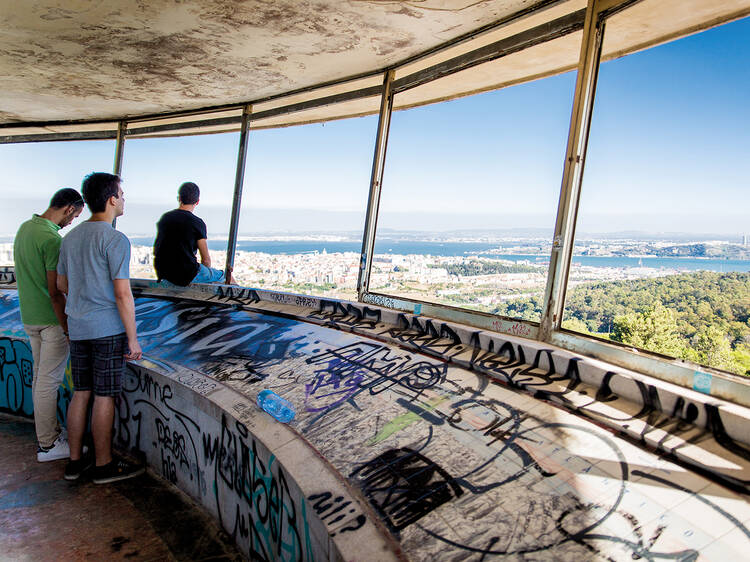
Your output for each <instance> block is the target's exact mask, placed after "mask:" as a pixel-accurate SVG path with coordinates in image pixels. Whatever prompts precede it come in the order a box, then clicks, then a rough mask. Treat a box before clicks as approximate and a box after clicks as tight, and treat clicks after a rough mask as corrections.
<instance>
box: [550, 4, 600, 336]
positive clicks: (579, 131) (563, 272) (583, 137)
mask: <svg viewBox="0 0 750 562" xmlns="http://www.w3.org/2000/svg"><path fill="white" fill-rule="evenodd" d="M598 4H600V2H598V0H589V2H588V7H587V9H586V21H585V23H584V28H583V41H582V43H581V55H580V58H579V60H578V76H577V79H576V89H575V97H574V98H573V112H572V115H571V118H570V130H569V133H568V147H567V151H566V153H565V167H564V169H563V179H562V186H561V188H560V200H559V203H558V208H557V221H556V223H555V236H554V238H553V240H552V255H551V256H550V263H549V272H548V275H547V287H546V289H545V293H544V304H543V310H542V318H541V325H540V329H539V339H540V340H542V341H548V340H549V338H550V335H551V334H552V332H553V331H554V330H558V329H559V328H560V324H561V323H562V316H563V309H564V305H565V290H566V288H567V284H568V274H569V272H570V259H571V256H572V255H573V243H574V239H575V226H576V218H577V215H578V203H579V201H580V196H581V182H582V180H583V169H584V162H585V157H586V144H587V142H588V135H589V127H590V125H591V113H592V110H593V106H594V94H595V90H596V79H597V75H598V72H599V60H600V57H601V47H602V37H603V32H604V20H603V19H600V17H599V9H600V6H598Z"/></svg>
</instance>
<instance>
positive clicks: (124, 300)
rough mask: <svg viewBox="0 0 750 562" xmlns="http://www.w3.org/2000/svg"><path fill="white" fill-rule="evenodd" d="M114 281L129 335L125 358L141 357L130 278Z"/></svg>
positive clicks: (119, 307)
mask: <svg viewBox="0 0 750 562" xmlns="http://www.w3.org/2000/svg"><path fill="white" fill-rule="evenodd" d="M113 283H114V289H115V301H116V302H117V311H118V312H119V313H120V319H121V320H122V323H123V324H124V326H125V334H126V335H127V337H128V348H129V352H128V353H126V354H125V358H126V359H140V358H141V356H142V352H141V346H140V344H139V343H138V335H137V334H136V330H135V301H134V300H133V292H132V291H131V290H130V279H115V280H114V281H113Z"/></svg>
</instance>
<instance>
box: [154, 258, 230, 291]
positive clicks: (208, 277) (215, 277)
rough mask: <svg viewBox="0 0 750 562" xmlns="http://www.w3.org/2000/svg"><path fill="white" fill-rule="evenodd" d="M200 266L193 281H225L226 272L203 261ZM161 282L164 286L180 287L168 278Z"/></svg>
mask: <svg viewBox="0 0 750 562" xmlns="http://www.w3.org/2000/svg"><path fill="white" fill-rule="evenodd" d="M198 266H199V267H200V269H199V270H198V274H197V275H196V276H195V277H193V280H192V281H191V283H223V282H224V272H223V271H219V270H218V269H214V268H213V267H206V266H205V265H203V264H202V263H199V264H198ZM159 284H160V285H161V286H162V287H179V285H175V284H174V283H170V282H169V281H167V280H166V279H162V280H161V281H159Z"/></svg>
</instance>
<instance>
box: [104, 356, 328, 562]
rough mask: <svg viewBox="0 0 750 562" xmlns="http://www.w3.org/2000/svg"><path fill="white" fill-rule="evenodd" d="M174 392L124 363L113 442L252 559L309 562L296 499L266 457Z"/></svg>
mask: <svg viewBox="0 0 750 562" xmlns="http://www.w3.org/2000/svg"><path fill="white" fill-rule="evenodd" d="M175 394H176V391H175V387H174V385H173V383H172V382H171V380H169V379H166V378H165V377H161V376H157V375H154V374H151V373H150V372H149V371H148V370H146V369H142V368H140V367H136V366H132V365H129V366H128V368H127V372H126V376H125V378H124V381H123V394H122V395H121V397H120V400H119V401H118V405H117V415H116V423H115V430H116V436H115V443H116V444H117V445H118V446H119V447H121V448H123V449H126V450H130V451H131V452H134V453H135V454H137V455H142V456H145V457H146V458H147V459H148V461H149V463H150V464H152V465H153V466H154V467H156V468H157V469H158V468H160V469H161V474H162V476H163V477H164V478H166V479H167V480H169V481H170V482H172V483H174V484H178V485H179V486H180V487H181V488H183V489H185V490H186V491H188V493H190V494H191V495H193V497H195V498H196V499H198V500H199V501H202V502H203V503H204V504H206V505H207V507H209V508H210V509H212V510H213V511H214V513H215V514H216V516H217V517H218V519H219V522H220V523H221V525H222V527H223V528H224V529H225V530H226V531H227V532H228V533H230V534H231V535H232V537H233V539H234V540H235V541H236V542H237V544H238V545H239V546H240V548H242V549H243V550H244V551H245V552H246V553H247V554H248V555H249V556H250V557H251V558H252V559H253V560H289V561H292V560H295V561H296V560H300V561H301V560H314V559H316V557H315V554H316V553H315V552H314V551H313V546H312V542H311V538H310V533H309V528H308V524H307V513H306V509H307V504H306V503H305V499H304V496H302V495H301V492H300V491H299V489H298V488H297V486H296V484H295V483H294V482H293V480H291V479H290V478H289V477H288V475H287V473H286V471H285V470H284V468H283V467H281V466H280V465H279V464H278V463H277V462H276V460H275V457H274V455H273V454H271V453H270V452H269V451H268V450H267V449H266V448H265V447H264V446H263V445H262V444H260V443H259V442H257V441H256V439H255V438H254V437H253V436H252V435H251V434H250V431H249V430H248V428H247V427H246V426H245V425H244V424H242V423H241V422H239V421H237V420H234V419H231V418H229V417H228V416H227V415H226V414H223V415H222V416H221V418H220V419H215V418H211V417H208V416H207V415H206V414H204V413H203V412H201V411H200V410H198V409H197V408H194V407H193V401H192V400H185V399H184V398H178V397H177V396H176V395H175ZM318 554H319V553H318ZM318 557H320V556H318Z"/></svg>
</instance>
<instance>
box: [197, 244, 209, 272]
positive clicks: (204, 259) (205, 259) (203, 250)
mask: <svg viewBox="0 0 750 562" xmlns="http://www.w3.org/2000/svg"><path fill="white" fill-rule="evenodd" d="M198 253H199V254H200V255H201V263H202V264H203V265H205V266H206V267H211V254H209V253H208V243H207V242H206V239H205V238H201V239H200V240H198Z"/></svg>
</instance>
